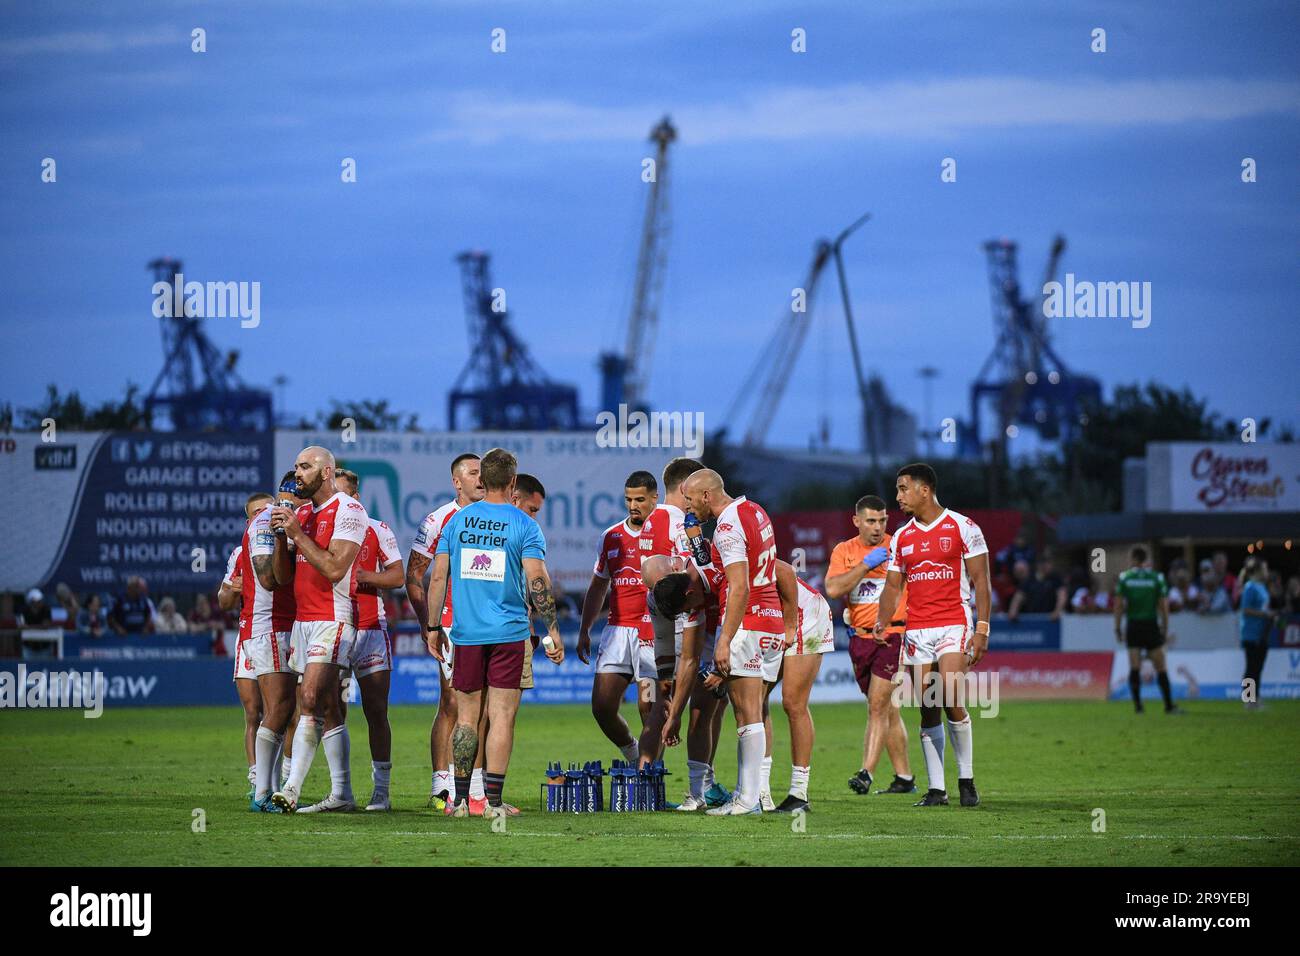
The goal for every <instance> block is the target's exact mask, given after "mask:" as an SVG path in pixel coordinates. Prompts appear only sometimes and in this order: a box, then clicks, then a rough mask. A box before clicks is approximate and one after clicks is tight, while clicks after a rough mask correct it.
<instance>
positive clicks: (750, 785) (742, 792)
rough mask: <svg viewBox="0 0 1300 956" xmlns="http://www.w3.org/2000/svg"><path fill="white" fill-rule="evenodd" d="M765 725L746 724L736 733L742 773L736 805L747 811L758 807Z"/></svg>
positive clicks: (740, 774) (737, 780) (765, 746)
mask: <svg viewBox="0 0 1300 956" xmlns="http://www.w3.org/2000/svg"><path fill="white" fill-rule="evenodd" d="M766 748H767V742H766V741H765V740H764V739H763V725H762V724H761V723H760V724H746V725H745V726H744V727H741V728H740V729H739V730H737V731H736V762H737V763H738V764H739V765H740V772H739V773H738V774H737V779H736V792H735V794H734V795H733V796H734V799H735V801H736V804H737V805H738V806H740V807H744V808H746V809H748V808H750V807H754V806H757V805H758V794H759V789H758V788H759V786H760V785H761V777H762V773H763V751H764V750H765V749H766Z"/></svg>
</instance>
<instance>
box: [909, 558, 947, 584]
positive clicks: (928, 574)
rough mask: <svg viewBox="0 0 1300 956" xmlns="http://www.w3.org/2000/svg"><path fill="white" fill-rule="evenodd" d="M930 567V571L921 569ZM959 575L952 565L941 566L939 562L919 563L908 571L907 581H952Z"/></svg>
mask: <svg viewBox="0 0 1300 956" xmlns="http://www.w3.org/2000/svg"><path fill="white" fill-rule="evenodd" d="M927 564H928V565H930V570H929V571H922V570H921V569H922V568H923V567H925V566H926V565H927ZM956 576H957V575H956V573H955V572H954V571H953V569H952V565H949V564H941V563H940V562H938V561H918V562H917V563H916V565H915V566H914V567H911V568H908V569H907V580H909V581H951V580H952V579H953V578H955V577H956Z"/></svg>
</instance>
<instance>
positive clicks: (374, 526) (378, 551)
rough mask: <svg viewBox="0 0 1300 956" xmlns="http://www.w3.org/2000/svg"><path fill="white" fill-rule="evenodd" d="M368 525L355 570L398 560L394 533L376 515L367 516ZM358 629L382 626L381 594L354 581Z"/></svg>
mask: <svg viewBox="0 0 1300 956" xmlns="http://www.w3.org/2000/svg"><path fill="white" fill-rule="evenodd" d="M367 520H368V521H369V523H370V527H368V528H367V529H366V540H365V541H363V542H361V550H360V551H358V552H357V563H356V569H357V570H358V571H382V570H384V568H386V567H388V566H389V565H390V564H396V563H397V562H398V561H401V560H402V552H401V551H399V550H398V548H397V535H395V534H393V529H392V528H390V527H388V525H386V524H384V523H383V522H382V521H380V520H379V519H378V518H368V519H367ZM354 603H355V604H356V607H355V612H356V618H357V630H358V631H373V630H375V629H376V628H380V627H383V625H384V621H385V620H386V614H385V612H384V601H383V595H382V594H380V593H379V588H377V587H375V586H374V585H373V584H358V585H357V596H356V598H355V600H354Z"/></svg>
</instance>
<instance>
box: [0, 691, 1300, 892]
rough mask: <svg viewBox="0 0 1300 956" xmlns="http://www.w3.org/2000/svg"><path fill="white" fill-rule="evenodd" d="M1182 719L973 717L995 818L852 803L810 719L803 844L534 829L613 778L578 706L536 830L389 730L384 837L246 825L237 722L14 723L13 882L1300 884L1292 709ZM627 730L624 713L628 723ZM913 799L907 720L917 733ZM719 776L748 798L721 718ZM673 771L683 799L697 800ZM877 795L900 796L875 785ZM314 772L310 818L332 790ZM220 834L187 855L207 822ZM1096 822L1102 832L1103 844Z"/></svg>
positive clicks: (520, 774) (399, 715) (687, 829)
mask: <svg viewBox="0 0 1300 956" xmlns="http://www.w3.org/2000/svg"><path fill="white" fill-rule="evenodd" d="M1186 706H1187V709H1188V711H1189V713H1188V714H1187V715H1186V716H1184V717H1166V716H1165V715H1163V714H1162V713H1161V712H1160V711H1159V709H1158V708H1150V707H1149V708H1148V710H1147V713H1146V714H1145V715H1143V716H1140V717H1138V716H1135V715H1134V714H1133V712H1132V709H1131V708H1130V707H1129V706H1128V705H1127V704H1122V703H1102V702H1091V703H1067V702H1020V703H1014V702H1013V703H1008V702H1004V703H1003V707H1002V710H1001V712H1000V714H999V715H998V716H997V717H996V718H993V719H980V718H979V717H976V718H975V737H974V746H975V771H976V773H975V778H976V782H977V783H978V784H979V787H980V792H981V796H982V797H983V801H984V804H983V806H981V807H978V808H975V809H963V808H961V807H958V806H956V805H955V804H956V767H955V766H954V764H953V758H952V752H951V748H949V751H948V788H949V793H950V796H951V797H952V799H953V802H954V805H953V806H950V807H947V808H932V809H919V808H914V807H912V806H911V803H912V801H913V800H914V799H915V798H908V797H898V796H883V795H880V796H877V795H873V796H870V797H861V796H856V795H854V794H853V793H851V792H850V791H849V790H848V788H847V786H846V781H847V779H848V777H849V776H850V775H851V774H852V773H854V772H855V771H856V770H857V769H858V767H859V764H860V760H861V746H862V729H863V722H864V719H865V716H866V708H865V704H862V705H859V704H820V705H814V706H813V716H814V720H815V721H816V725H817V745H816V750H815V752H814V756H813V764H812V787H811V793H810V797H811V800H812V812H811V813H810V814H809V815H808V816H807V818H806V820H805V823H806V830H805V832H802V833H800V832H794V827H792V821H791V819H790V818H789V817H786V816H783V815H779V814H769V815H765V816H763V817H761V818H754V817H738V818H721V819H718V818H706V817H705V816H703V815H702V814H700V815H694V814H692V815H686V814H681V813H671V812H664V813H658V814H611V813H602V814H599V815H592V816H575V815H560V814H547V813H543V812H539V810H538V784H539V783H540V782H541V780H542V775H543V771H544V769H545V767H546V763H547V761H549V760H562V761H565V762H566V763H567V761H569V760H577V761H580V760H591V759H600V760H602V761H604V762H605V763H606V765H608V763H609V760H610V759H611V758H612V757H614V756H617V754H615V753H614V751H613V749H612V748H611V747H610V746H609V745H608V744H607V743H605V742H604V741H603V739H602V737H601V735H600V732H599V731H598V730H597V728H596V726H595V723H594V722H593V720H592V718H591V715H590V712H589V711H588V709H587V708H586V707H580V706H538V705H533V706H529V705H527V704H525V706H524V707H523V708H522V709H521V711H520V716H519V727H518V734H517V737H516V744H515V754H514V759H513V761H512V763H511V767H510V775H509V777H508V779H507V781H506V799H507V800H508V801H510V802H511V803H514V804H515V805H517V806H519V807H520V808H521V809H523V810H524V814H523V815H522V816H520V817H517V818H514V819H511V820H510V821H508V825H507V830H506V832H505V833H494V832H492V831H491V829H490V828H489V826H488V824H487V823H486V822H485V821H484V820H482V819H465V820H453V819H450V818H445V817H443V816H441V815H434V813H433V812H432V811H430V810H426V809H424V806H425V800H426V797H427V794H428V789H429V766H428V729H429V721H430V719H431V717H432V709H431V708H425V707H414V706H409V707H399V708H395V709H394V712H393V715H392V724H393V741H394V754H393V757H394V767H393V804H394V806H395V807H396V809H395V811H394V812H393V813H391V814H365V813H356V814H347V815H313V816H279V815H275V816H272V815H266V814H253V813H249V812H248V801H247V800H246V799H245V798H244V794H245V792H246V790H247V787H248V785H247V783H246V781H245V776H244V775H245V772H246V767H245V762H244V757H243V752H242V746H241V738H240V731H241V725H242V717H241V713H240V711H239V710H238V708H237V707H236V706H233V705H232V706H231V707H229V708H167V709H163V708H144V709H121V710H109V711H107V712H106V713H105V714H104V716H103V717H102V718H101V719H98V720H86V719H84V718H83V717H82V715H81V713H80V712H68V711H3V712H0V864H3V865H46V866H48V865H59V866H85V865H91V866H122V865H141V864H149V865H165V866H173V865H190V866H193V865H200V866H221V865H261V866H278V865H285V864H293V865H332V864H344V865H363V866H366V865H417V866H419V865H426V866H427V865H439V866H444V865H448V864H469V865H474V864H478V865H539V864H540V865H546V864H565V865H592V866H611V865H619V864H636V865H646V864H651V865H653V864H676V865H699V864H716V865H743V866H750V865H764V864H794V865H840V866H881V865H908V864H926V865H934V864H940V865H1015V866H1025V865H1060V864H1066V865H1078V866H1095V865H1120V866H1129V865H1144V866H1191V865H1239V866H1245V865H1251V866H1257V865H1296V864H1297V863H1300V761H1298V760H1297V755H1300V702H1297V701H1282V702H1273V703H1270V704H1269V705H1268V706H1267V708H1266V709H1264V710H1263V711H1260V712H1257V713H1243V711H1242V708H1241V707H1240V705H1236V704H1233V703H1226V702H1225V703H1221V702H1196V701H1193V702H1191V703H1190V704H1188V705H1186ZM625 716H626V717H627V718H628V719H629V721H630V722H632V724H633V727H634V728H635V727H637V726H639V724H638V723H637V718H636V714H635V711H634V709H633V708H632V707H631V706H630V705H628V706H626V707H625ZM773 717H774V721H775V724H776V750H775V759H774V767H773V770H772V791H773V796H774V797H775V798H776V800H777V801H778V802H779V801H780V800H781V798H782V795H783V794H784V791H785V789H786V785H787V783H788V781H789V749H788V746H789V744H788V741H789V737H788V735H787V733H786V727H785V719H784V714H782V713H780V712H779V709H778V711H777V712H776V713H774V715H773ZM905 719H906V721H907V723H908V731H909V743H910V752H911V759H912V767H913V770H914V771H917V772H918V783H919V785H922V786H923V782H924V772H923V765H922V762H921V754H920V744H919V740H918V737H917V733H916V727H917V723H918V721H917V713H916V711H915V710H910V711H908V712H906V714H905ZM349 726H350V728H351V734H352V756H353V773H354V779H355V780H356V787H355V789H356V791H357V798H358V799H359V800H364V799H365V798H366V797H367V796H368V795H369V752H368V748H367V744H366V728H365V718H364V716H363V715H362V713H361V708H360V707H354V708H352V710H351V713H350V714H349ZM723 728H724V735H725V736H724V743H723V745H722V746H721V747H720V748H719V755H718V764H719V767H718V776H719V779H720V780H721V781H722V782H724V783H726V784H728V785H730V784H731V783H733V782H734V780H735V767H736V756H735V738H734V735H733V731H734V724H733V723H732V719H731V717H730V715H728V717H727V718H726V720H725V722H724V725H723ZM684 750H685V748H684V747H678V748H674V749H673V750H671V751H670V752H669V756H668V763H669V769H670V770H671V771H672V772H673V774H674V776H672V777H670V778H669V784H670V786H669V797H670V799H676V798H677V797H678V796H679V795H680V793H681V792H682V791H684V789H685V787H686V777H685V768H686V757H685V752H684ZM877 776H878V778H879V780H878V783H879V784H880V785H884V784H885V783H887V782H888V780H889V779H890V767H889V764H888V760H887V759H884V760H882V762H881V767H880V768H879V770H878V773H877ZM327 784H328V776H327V773H326V767H325V758H324V754H318V755H317V757H316V761H315V764H314V765H313V767H312V773H311V777H310V778H309V779H308V782H307V786H306V788H305V791H304V796H305V797H307V798H313V797H319V796H322V795H323V794H324V791H325V790H326V788H327ZM196 809H201V810H202V811H203V814H204V817H205V821H206V830H204V831H203V832H195V830H194V827H193V825H192V824H193V821H194V819H195V817H194V811H195V810H196ZM1097 810H1101V811H1104V814H1105V818H1104V820H1105V831H1104V832H1094V825H1095V824H1094V821H1095V820H1098V819H1099V817H1098V815H1097V814H1096V811H1097Z"/></svg>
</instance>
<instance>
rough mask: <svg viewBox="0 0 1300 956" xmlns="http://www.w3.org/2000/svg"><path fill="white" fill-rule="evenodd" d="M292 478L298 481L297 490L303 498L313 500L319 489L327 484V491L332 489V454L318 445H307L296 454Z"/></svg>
mask: <svg viewBox="0 0 1300 956" xmlns="http://www.w3.org/2000/svg"><path fill="white" fill-rule="evenodd" d="M293 473H294V477H296V478H297V479H298V488H299V490H300V491H301V492H302V496H303V497H304V498H314V497H315V496H316V493H317V492H318V491H320V490H321V488H322V487H323V486H324V485H325V484H326V482H328V483H329V487H328V489H327V490H328V491H330V492H331V493H332V491H333V488H334V453H333V452H331V451H330V450H329V449H328V448H322V447H321V446H320V445H308V446H307V447H306V448H304V449H303V450H302V451H300V452H298V458H297V460H295V462H294V465H293Z"/></svg>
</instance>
